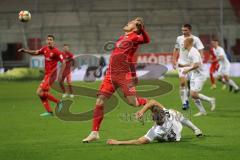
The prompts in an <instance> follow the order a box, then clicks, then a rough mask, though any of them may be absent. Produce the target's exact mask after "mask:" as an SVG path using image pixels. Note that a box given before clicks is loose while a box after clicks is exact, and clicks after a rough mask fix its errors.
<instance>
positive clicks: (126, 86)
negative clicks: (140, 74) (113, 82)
mask: <svg viewBox="0 0 240 160" xmlns="http://www.w3.org/2000/svg"><path fill="white" fill-rule="evenodd" d="M119 86H120V89H121V91H122V92H123V94H124V96H125V97H126V98H127V102H128V104H129V105H131V106H133V107H139V106H144V105H145V104H146V103H147V99H146V98H143V97H139V96H137V93H136V87H135V83H134V82H133V81H132V80H126V81H124V82H122V81H119Z"/></svg>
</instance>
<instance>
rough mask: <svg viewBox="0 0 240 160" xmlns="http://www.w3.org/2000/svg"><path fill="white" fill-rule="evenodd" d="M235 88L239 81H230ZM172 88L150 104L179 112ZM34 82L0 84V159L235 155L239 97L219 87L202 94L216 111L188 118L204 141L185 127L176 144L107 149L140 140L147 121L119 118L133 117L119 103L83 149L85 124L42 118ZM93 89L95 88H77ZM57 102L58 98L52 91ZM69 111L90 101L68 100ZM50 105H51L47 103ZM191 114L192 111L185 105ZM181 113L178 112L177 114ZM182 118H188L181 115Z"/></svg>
mask: <svg viewBox="0 0 240 160" xmlns="http://www.w3.org/2000/svg"><path fill="white" fill-rule="evenodd" d="M235 80H236V81H237V83H238V84H240V80H239V78H238V79H235ZM165 81H168V82H170V83H172V84H173V85H174V90H173V91H172V92H170V93H168V94H166V95H163V96H160V97H155V99H156V100H158V101H159V102H161V103H162V104H164V105H165V106H167V107H168V106H170V107H171V108H174V109H177V110H179V111H181V108H180V99H179V96H178V81H177V78H166V79H165ZM38 85H39V81H26V82H6V81H5V82H4V81H2V82H0V109H1V111H0V159H1V160H8V159H9V160H10V159H11V160H17V159H24V160H28V159H29V160H30V159H31V160H33V159H34V160H38V159H41V160H43V159H46V160H47V159H54V160H56V159H57V160H62V159H68V160H71V159H83V160H88V159H97V160H103V159H106V160H115V159H119V160H120V159H126V160H128V159H138V160H141V159H148V160H152V159H154V160H156V159H162V160H176V159H181V160H200V159H201V160H206V159H209V160H212V159H217V160H219V159H221V160H225V159H229V160H238V159H240V158H239V151H240V94H239V93H238V94H233V93H229V92H228V91H227V90H225V91H222V90H221V85H220V84H219V85H218V88H217V89H216V90H210V89H209V87H210V84H209V82H207V83H206V84H205V86H204V89H203V91H202V92H203V93H205V94H206V95H212V96H215V97H216V99H217V108H216V111H214V112H210V111H209V110H210V107H209V105H208V104H206V103H204V105H205V108H206V109H207V111H208V113H209V114H208V115H207V116H205V117H198V118H191V119H192V121H193V122H194V123H195V124H196V125H197V126H199V127H200V128H201V129H202V130H203V132H204V134H205V136H204V137H202V138H196V137H195V136H194V135H193V134H192V132H191V131H190V130H189V129H188V128H184V129H183V133H182V140H181V142H179V143H152V144H148V145H142V146H136V145H133V146H109V145H106V140H107V139H108V138H116V139H122V140H126V139H133V138H138V137H140V136H142V135H144V134H145V133H146V132H147V130H148V129H149V128H150V127H151V126H152V124H153V123H152V122H146V123H145V125H142V124H141V123H139V122H136V121H125V120H123V119H121V118H120V116H121V115H123V114H125V113H129V114H133V113H135V112H136V111H137V109H136V108H133V107H130V106H128V105H127V104H125V103H124V102H123V101H122V100H120V101H119V102H120V103H119V104H118V107H117V108H115V109H114V110H113V111H112V112H110V113H108V114H106V115H105V118H104V120H103V124H102V127H101V131H100V136H101V140H100V141H98V142H94V143H89V144H83V143H81V140H82V139H83V138H84V137H85V136H87V135H88V133H89V131H90V129H91V121H86V122H66V121H62V120H59V119H58V118H57V117H52V118H50V117H48V118H42V117H40V116H39V114H40V113H42V112H43V111H44V109H43V107H42V105H41V103H40V100H39V98H38V97H37V96H36V94H35V91H36V89H37V87H38ZM77 85H88V86H89V87H92V88H97V87H98V85H99V82H96V83H89V84H87V83H77ZM54 94H55V95H56V96H58V97H60V95H59V94H58V93H56V92H54ZM74 101H75V102H74V104H73V106H72V108H71V111H72V112H74V113H77V112H83V111H84V110H87V109H90V108H92V107H94V104H95V99H94V98H87V97H83V96H78V97H76V98H75V99H74ZM52 105H53V104H52ZM191 108H192V109H191V110H192V114H193V113H196V112H197V109H196V107H195V106H194V105H193V103H192V102H191ZM181 112H182V111H181ZM186 115H188V113H186Z"/></svg>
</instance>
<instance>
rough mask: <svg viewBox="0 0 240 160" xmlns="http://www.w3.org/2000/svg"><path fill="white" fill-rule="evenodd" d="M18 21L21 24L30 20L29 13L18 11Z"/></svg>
mask: <svg viewBox="0 0 240 160" xmlns="http://www.w3.org/2000/svg"><path fill="white" fill-rule="evenodd" d="M18 19H19V21H21V22H28V21H30V20H31V14H30V12H29V11H20V12H19V16H18Z"/></svg>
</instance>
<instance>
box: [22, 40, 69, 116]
mask: <svg viewBox="0 0 240 160" xmlns="http://www.w3.org/2000/svg"><path fill="white" fill-rule="evenodd" d="M46 43H47V45H46V46H44V47H42V48H41V49H40V50H29V49H25V48H22V49H19V50H18V52H20V53H27V54H30V55H43V56H44V60H45V75H44V79H43V81H42V82H41V84H40V85H39V87H38V89H37V94H38V96H39V97H40V99H41V102H42V104H43V105H44V107H45V109H46V112H44V113H42V114H40V116H53V112H52V109H51V107H50V104H49V100H50V101H53V102H55V103H56V104H57V107H58V108H59V109H61V108H62V101H60V100H59V99H57V98H55V97H54V96H53V95H51V94H50V93H49V89H50V87H51V85H52V84H53V83H54V81H55V80H56V77H57V63H58V62H59V61H60V62H63V57H62V54H61V52H60V51H59V50H58V49H57V48H56V47H55V46H54V36H53V35H48V36H47V39H46ZM63 67H65V65H64V64H63Z"/></svg>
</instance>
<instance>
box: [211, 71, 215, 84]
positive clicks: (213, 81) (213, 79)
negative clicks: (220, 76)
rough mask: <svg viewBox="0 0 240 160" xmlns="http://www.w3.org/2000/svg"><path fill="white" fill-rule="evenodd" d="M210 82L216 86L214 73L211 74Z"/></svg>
mask: <svg viewBox="0 0 240 160" xmlns="http://www.w3.org/2000/svg"><path fill="white" fill-rule="evenodd" d="M210 80H211V83H212V84H215V78H214V77H213V74H212V73H210Z"/></svg>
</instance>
